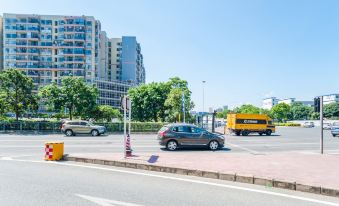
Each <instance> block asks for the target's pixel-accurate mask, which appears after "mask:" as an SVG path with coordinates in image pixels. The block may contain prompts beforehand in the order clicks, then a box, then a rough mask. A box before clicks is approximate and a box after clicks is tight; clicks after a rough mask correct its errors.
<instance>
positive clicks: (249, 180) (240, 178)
mask: <svg viewBox="0 0 339 206" xmlns="http://www.w3.org/2000/svg"><path fill="white" fill-rule="evenodd" d="M235 181H236V182H242V183H250V184H253V176H243V175H238V174H236V175H235Z"/></svg>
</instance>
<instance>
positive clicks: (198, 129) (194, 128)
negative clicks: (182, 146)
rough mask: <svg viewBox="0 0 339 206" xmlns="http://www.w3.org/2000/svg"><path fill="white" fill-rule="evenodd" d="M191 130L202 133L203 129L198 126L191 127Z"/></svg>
mask: <svg viewBox="0 0 339 206" xmlns="http://www.w3.org/2000/svg"><path fill="white" fill-rule="evenodd" d="M191 132H192V133H201V129H200V128H198V127H191Z"/></svg>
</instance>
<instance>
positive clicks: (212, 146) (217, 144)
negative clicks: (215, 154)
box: [208, 140, 219, 150]
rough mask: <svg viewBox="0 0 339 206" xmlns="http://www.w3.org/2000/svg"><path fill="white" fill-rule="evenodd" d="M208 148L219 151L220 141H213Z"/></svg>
mask: <svg viewBox="0 0 339 206" xmlns="http://www.w3.org/2000/svg"><path fill="white" fill-rule="evenodd" d="M208 147H209V148H210V150H217V149H218V148H219V143H218V141H215V140H212V141H211V142H210V143H209V144H208Z"/></svg>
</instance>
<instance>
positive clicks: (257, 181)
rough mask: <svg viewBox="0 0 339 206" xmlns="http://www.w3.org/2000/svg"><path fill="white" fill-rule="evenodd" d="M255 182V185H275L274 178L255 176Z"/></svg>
mask: <svg viewBox="0 0 339 206" xmlns="http://www.w3.org/2000/svg"><path fill="white" fill-rule="evenodd" d="M253 184H255V185H263V186H266V187H273V180H270V179H265V178H259V177H254V178H253Z"/></svg>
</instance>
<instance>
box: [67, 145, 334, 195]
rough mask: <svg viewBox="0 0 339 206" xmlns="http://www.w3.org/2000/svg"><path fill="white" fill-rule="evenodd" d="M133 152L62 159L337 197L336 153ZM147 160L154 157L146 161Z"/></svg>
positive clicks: (84, 155) (81, 155)
mask: <svg viewBox="0 0 339 206" xmlns="http://www.w3.org/2000/svg"><path fill="white" fill-rule="evenodd" d="M134 155H135V156H133V157H130V158H127V159H124V158H123V156H122V154H114V153H96V154H93V153H91V154H84V153H83V154H71V155H68V156H66V157H65V159H66V160H73V161H80V162H89V163H95V164H106V165H114V166H123V167H132V168H139V169H147V170H155V171H163V172H172V173H181V174H186V175H195V176H204V177H210V178H216V179H225V180H231V181H239V182H245V183H252V184H260V185H266V186H273V187H280V188H285V189H292V190H299V191H304V192H313V193H319V194H325V195H331V196H337V197H339V155H327V154H324V155H318V154H302V153H273V154H267V155H253V154H231V153H230V154H229V153H220V152H211V151H206V152H199V153H195V152H194V153H193V152H192V153H182V152H180V151H177V152H162V153H160V154H150V153H140V154H134ZM152 155H155V156H158V158H156V157H154V156H153V157H152ZM151 157H152V158H151ZM150 160H151V161H154V160H155V161H154V163H150ZM109 161H111V162H109ZM138 165H139V166H138ZM151 165H152V166H151ZM328 188H330V189H328Z"/></svg>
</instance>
